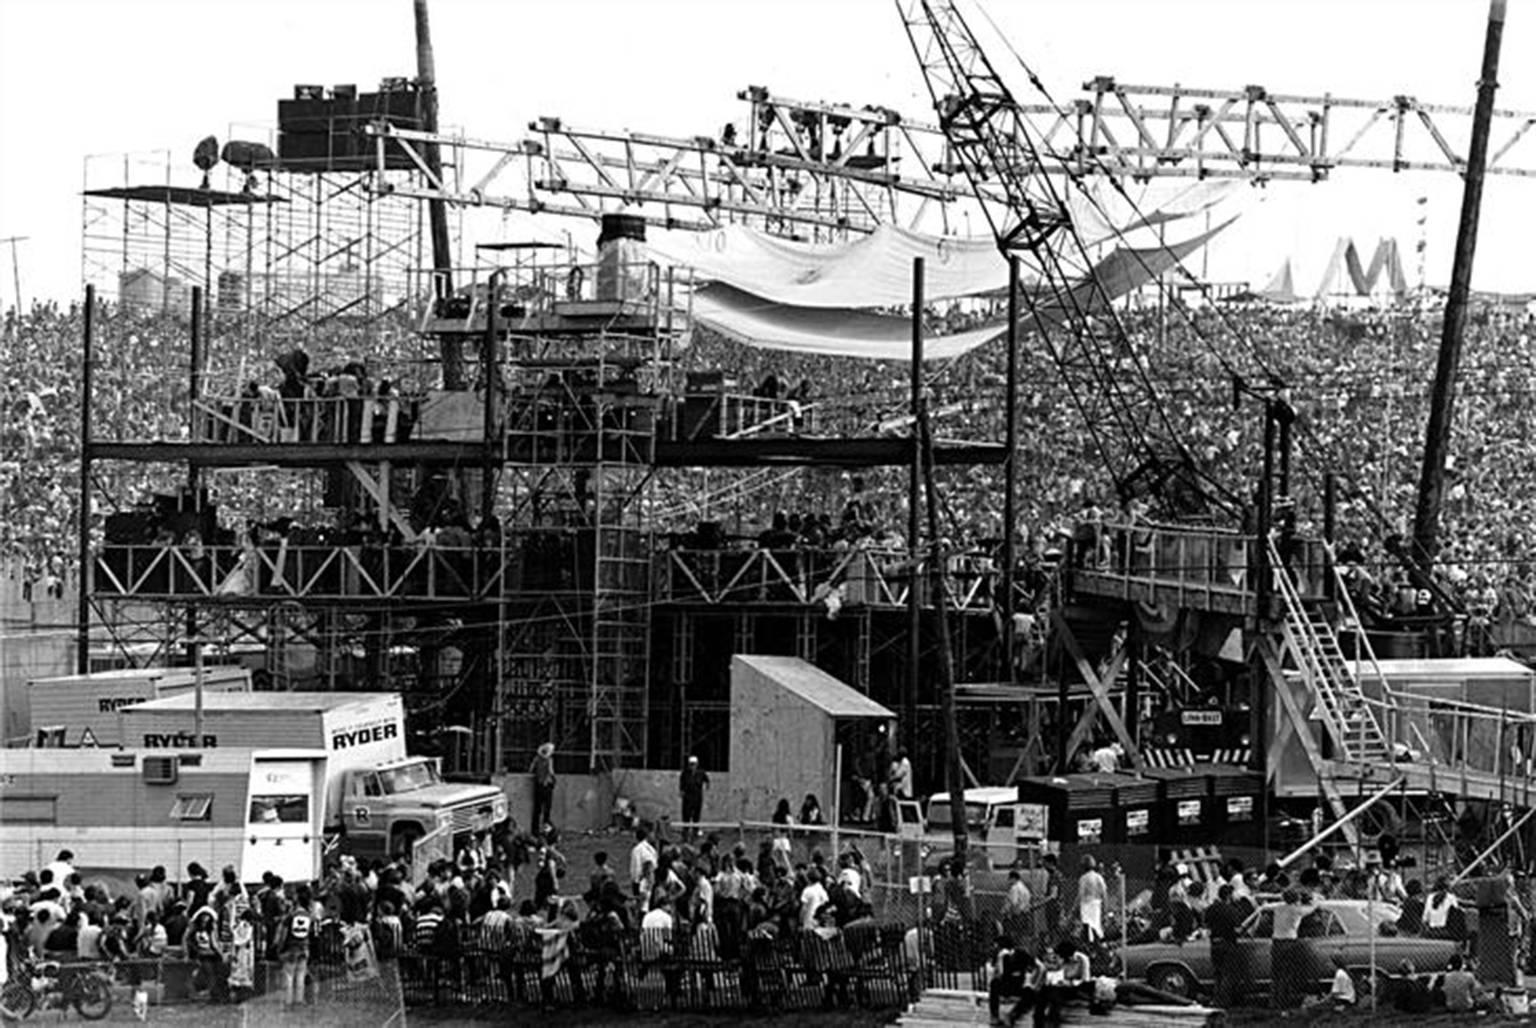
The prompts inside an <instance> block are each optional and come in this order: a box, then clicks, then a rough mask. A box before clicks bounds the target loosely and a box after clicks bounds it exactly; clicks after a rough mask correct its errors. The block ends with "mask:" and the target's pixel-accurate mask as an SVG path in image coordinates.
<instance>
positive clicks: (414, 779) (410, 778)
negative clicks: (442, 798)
mask: <svg viewBox="0 0 1536 1028" xmlns="http://www.w3.org/2000/svg"><path fill="white" fill-rule="evenodd" d="M379 778H380V780H381V781H382V782H383V783H384V794H385V795H386V796H393V795H394V794H396V793H400V792H412V791H414V790H416V789H425V788H426V787H427V786H429V785H436V784H437V782H438V777H437V768H436V767H434V766H433V765H432V764H431V763H430V762H429V761H425V760H423V761H421V762H420V763H417V764H406V765H404V766H402V767H396V768H390V769H389V770H388V771H380V772H379Z"/></svg>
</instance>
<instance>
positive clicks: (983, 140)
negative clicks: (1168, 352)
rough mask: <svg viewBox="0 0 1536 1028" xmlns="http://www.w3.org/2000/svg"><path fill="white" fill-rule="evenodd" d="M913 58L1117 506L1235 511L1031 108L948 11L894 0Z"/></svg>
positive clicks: (924, 2) (925, 1)
mask: <svg viewBox="0 0 1536 1028" xmlns="http://www.w3.org/2000/svg"><path fill="white" fill-rule="evenodd" d="M897 7H898V10H899V11H900V13H901V17H902V22H903V24H904V25H905V26H906V30H907V38H908V39H909V40H910V42H911V44H912V50H913V53H914V54H915V55H916V57H917V61H918V64H919V66H920V67H921V68H922V72H923V78H924V81H925V82H926V83H927V86H928V92H929V95H930V96H931V97H932V99H933V105H934V109H935V111H937V112H938V115H939V127H940V129H941V130H942V131H943V132H944V135H945V137H946V138H947V139H948V140H949V142H950V146H951V148H952V150H953V153H954V155H955V159H956V161H957V163H959V164H960V165H961V167H962V168H963V169H964V172H965V174H966V176H967V178H968V179H969V180H970V181H971V184H972V186H973V188H974V190H975V194H976V197H977V200H978V202H979V203H980V205H981V207H982V209H983V210H984V211H985V212H986V218H987V222H988V224H989V225H990V227H991V229H992V233H993V236H994V237H995V238H996V240H997V245H998V248H999V249H1000V250H1001V251H1002V252H1003V255H1004V256H1005V257H1011V256H1017V257H1019V258H1021V262H1022V264H1023V266H1024V267H1025V268H1026V269H1027V275H1028V277H1030V278H1032V279H1033V282H1032V283H1028V284H1026V286H1025V289H1024V297H1023V298H1024V300H1025V302H1026V304H1027V305H1028V308H1029V310H1030V315H1031V318H1032V320H1033V321H1034V323H1035V326H1036V328H1037V329H1038V330H1039V335H1040V337H1041V338H1042V340H1043V341H1044V342H1045V343H1046V346H1047V349H1048V350H1049V351H1050V354H1051V357H1052V359H1053V360H1054V361H1055V363H1056V366H1057V368H1058V370H1059V371H1060V373H1061V375H1062V378H1063V380H1064V382H1065V384H1066V386H1067V391H1068V394H1069V395H1070V397H1071V399H1072V402H1073V404H1074V405H1075V406H1076V407H1077V409H1078V412H1079V414H1080V415H1081V417H1082V419H1083V423H1084V427H1085V428H1086V429H1087V431H1088V434H1089V436H1090V437H1091V439H1092V441H1093V444H1094V447H1095V449H1096V450H1097V451H1098V454H1099V456H1100V458H1101V459H1102V461H1103V463H1104V465H1105V466H1106V467H1107V468H1108V469H1109V471H1110V474H1111V476H1112V478H1113V480H1114V482H1115V485H1116V488H1117V489H1118V491H1119V492H1120V495H1121V497H1122V498H1127V497H1130V496H1135V495H1142V494H1152V495H1154V496H1156V497H1157V498H1158V499H1159V501H1160V502H1161V504H1162V505H1163V506H1165V507H1168V508H1170V509H1174V510H1189V509H1191V508H1208V507H1209V506H1210V505H1211V503H1212V502H1214V503H1216V504H1218V505H1223V506H1229V507H1231V506H1234V504H1232V503H1231V498H1230V497H1229V496H1227V495H1225V491H1224V490H1222V489H1221V488H1220V487H1219V486H1217V485H1216V484H1215V483H1214V482H1212V481H1210V480H1209V479H1207V478H1206V477H1205V476H1203V475H1202V474H1200V472H1199V471H1198V469H1197V468H1196V465H1195V462H1194V460H1193V458H1192V456H1191V455H1190V453H1189V451H1188V449H1187V447H1185V445H1184V444H1183V443H1182V442H1181V441H1180V439H1179V434H1178V432H1176V431H1175V429H1174V426H1173V425H1172V423H1171V421H1170V419H1169V417H1168V415H1167V413H1166V411H1165V409H1164V407H1163V404H1162V401H1161V399H1160V397H1159V395H1158V391H1157V389H1156V387H1155V386H1154V385H1153V383H1152V380H1151V378H1150V376H1149V373H1148V361H1147V359H1146V355H1145V354H1142V353H1140V352H1138V351H1137V349H1136V348H1135V346H1134V345H1133V344H1132V342H1131V340H1130V338H1129V336H1128V334H1127V333H1126V332H1125V330H1124V326H1123V325H1122V324H1121V323H1120V320H1119V318H1118V316H1117V315H1116V314H1115V312H1114V309H1113V306H1112V305H1111V303H1110V297H1109V295H1108V293H1107V291H1106V290H1105V289H1104V287H1103V284H1102V283H1101V282H1100V281H1099V280H1098V279H1097V278H1096V277H1095V276H1093V275H1092V274H1091V273H1090V271H1091V268H1092V266H1093V262H1092V260H1090V259H1089V255H1088V253H1087V251H1086V247H1085V245H1084V243H1083V240H1082V239H1081V237H1080V236H1078V235H1077V233H1076V232H1075V230H1074V228H1073V226H1072V224H1071V220H1070V218H1069V216H1068V214H1067V207H1066V204H1065V202H1064V200H1063V197H1062V191H1061V189H1060V188H1059V187H1058V186H1057V184H1056V182H1055V179H1054V176H1055V175H1057V174H1063V175H1065V173H1066V172H1067V170H1068V169H1066V168H1065V167H1063V166H1062V164H1061V162H1060V161H1058V160H1056V159H1055V158H1054V156H1053V155H1050V154H1048V153H1047V154H1045V155H1044V156H1042V149H1041V148H1040V147H1039V146H1038V145H1037V144H1036V142H1035V139H1036V132H1035V129H1034V126H1033V124H1032V122H1031V120H1030V116H1029V113H1028V111H1027V110H1026V109H1025V108H1024V107H1023V106H1022V105H1021V104H1020V103H1019V102H1018V101H1017V100H1016V99H1015V98H1014V96H1013V94H1012V92H1011V91H1010V90H1009V88H1008V86H1007V84H1006V83H1005V82H1004V81H1003V79H1002V76H1001V75H999V74H998V72H997V70H996V68H995V67H993V65H992V63H991V61H989V60H988V59H987V56H986V54H985V53H984V52H983V50H982V48H981V46H980V44H979V43H978V42H977V41H976V37H975V35H974V34H973V33H972V31H971V29H970V26H969V25H967V24H966V21H965V19H964V17H963V16H962V15H961V14H960V12H959V11H958V10H957V9H956V8H955V6H954V5H953V4H951V3H945V2H930V0H897Z"/></svg>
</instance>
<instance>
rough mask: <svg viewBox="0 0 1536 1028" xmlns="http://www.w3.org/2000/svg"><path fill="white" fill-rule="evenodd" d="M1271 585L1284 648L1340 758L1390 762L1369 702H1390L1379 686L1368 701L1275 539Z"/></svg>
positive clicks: (1360, 762)
mask: <svg viewBox="0 0 1536 1028" xmlns="http://www.w3.org/2000/svg"><path fill="white" fill-rule="evenodd" d="M1269 556H1270V561H1271V562H1272V566H1273V567H1274V568H1275V569H1276V572H1275V576H1274V577H1275V591H1276V593H1277V595H1278V596H1279V597H1280V598H1281V600H1282V602H1283V603H1284V604H1285V618H1284V621H1283V622H1282V636H1283V640H1284V644H1285V651H1286V654H1287V655H1288V656H1289V658H1290V660H1291V662H1292V663H1294V665H1295V667H1296V670H1297V671H1298V672H1299V673H1300V674H1301V676H1302V680H1303V681H1304V682H1305V683H1306V685H1307V689H1308V692H1309V693H1310V694H1311V696H1312V698H1313V714H1314V716H1317V717H1319V718H1320V719H1321V720H1322V722H1323V724H1324V725H1326V726H1327V729H1328V735H1329V737H1330V738H1331V739H1332V741H1333V744H1334V747H1335V751H1336V754H1337V755H1336V757H1335V760H1337V761H1339V762H1340V763H1348V764H1357V765H1371V764H1391V763H1392V760H1393V748H1392V742H1391V740H1390V739H1388V738H1387V733H1386V732H1385V730H1384V729H1383V728H1382V723H1381V721H1380V720H1379V719H1378V718H1377V715H1376V711H1375V709H1374V707H1376V706H1380V705H1384V704H1387V703H1389V702H1390V695H1389V694H1388V693H1386V692H1385V691H1383V695H1382V697H1381V699H1379V700H1376V701H1372V700H1371V699H1370V698H1369V697H1367V696H1366V694H1365V691H1364V690H1363V689H1361V687H1360V677H1359V673H1358V670H1357V667H1356V666H1355V665H1354V664H1353V662H1351V661H1350V659H1349V658H1348V657H1346V656H1345V655H1344V650H1343V648H1342V647H1341V646H1340V645H1339V637H1338V634H1337V633H1336V632H1335V631H1334V628H1333V622H1332V621H1331V620H1330V619H1329V617H1328V615H1327V613H1326V612H1325V611H1324V610H1323V609H1322V608H1321V607H1319V606H1315V605H1309V604H1308V603H1306V601H1304V600H1303V599H1302V597H1301V594H1300V592H1298V591H1297V589H1296V584H1295V583H1294V582H1293V581H1292V580H1291V577H1290V575H1289V574H1288V573H1287V572H1286V571H1285V568H1284V565H1283V564H1282V563H1281V561H1280V556H1279V553H1278V552H1277V551H1276V549H1275V547H1274V544H1273V543H1272V542H1271V544H1270V554H1269Z"/></svg>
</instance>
